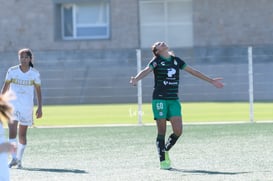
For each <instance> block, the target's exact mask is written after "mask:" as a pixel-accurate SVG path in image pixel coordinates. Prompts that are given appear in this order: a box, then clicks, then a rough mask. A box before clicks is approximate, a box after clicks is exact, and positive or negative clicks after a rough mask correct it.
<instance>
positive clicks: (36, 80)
mask: <svg viewBox="0 0 273 181" xmlns="http://www.w3.org/2000/svg"><path fill="white" fill-rule="evenodd" d="M34 84H36V85H41V78H40V73H39V72H37V73H36V74H35V78H34Z"/></svg>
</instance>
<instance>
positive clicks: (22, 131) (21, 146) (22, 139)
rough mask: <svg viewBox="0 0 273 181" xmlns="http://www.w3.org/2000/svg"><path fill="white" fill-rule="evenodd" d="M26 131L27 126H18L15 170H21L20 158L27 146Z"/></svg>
mask: <svg viewBox="0 0 273 181" xmlns="http://www.w3.org/2000/svg"><path fill="white" fill-rule="evenodd" d="M27 129H28V126H24V125H19V133H18V136H19V142H18V150H17V162H18V163H17V168H22V158H23V154H24V151H25V148H26V145H27Z"/></svg>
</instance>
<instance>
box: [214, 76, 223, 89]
mask: <svg viewBox="0 0 273 181" xmlns="http://www.w3.org/2000/svg"><path fill="white" fill-rule="evenodd" d="M221 80H223V78H214V79H213V80H212V84H213V85H214V86H215V87H217V88H223V87H224V84H223V83H222V82H221Z"/></svg>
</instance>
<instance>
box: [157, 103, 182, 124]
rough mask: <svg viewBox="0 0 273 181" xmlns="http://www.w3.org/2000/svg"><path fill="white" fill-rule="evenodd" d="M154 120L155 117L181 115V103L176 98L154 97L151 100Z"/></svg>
mask: <svg viewBox="0 0 273 181" xmlns="http://www.w3.org/2000/svg"><path fill="white" fill-rule="evenodd" d="M152 107H153V113H154V120H157V119H167V120H169V119H170V118H171V117H173V116H180V117H181V116H182V115H181V104H180V101H179V100H178V99H177V100H163V99H154V100H153V101H152Z"/></svg>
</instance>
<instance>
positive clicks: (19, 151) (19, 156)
mask: <svg viewBox="0 0 273 181" xmlns="http://www.w3.org/2000/svg"><path fill="white" fill-rule="evenodd" d="M25 148H26V145H23V144H21V143H20V142H19V143H18V148H17V159H18V160H22V157H23V154H24V151H25Z"/></svg>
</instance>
